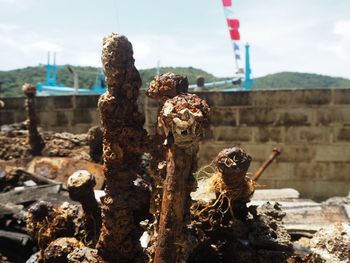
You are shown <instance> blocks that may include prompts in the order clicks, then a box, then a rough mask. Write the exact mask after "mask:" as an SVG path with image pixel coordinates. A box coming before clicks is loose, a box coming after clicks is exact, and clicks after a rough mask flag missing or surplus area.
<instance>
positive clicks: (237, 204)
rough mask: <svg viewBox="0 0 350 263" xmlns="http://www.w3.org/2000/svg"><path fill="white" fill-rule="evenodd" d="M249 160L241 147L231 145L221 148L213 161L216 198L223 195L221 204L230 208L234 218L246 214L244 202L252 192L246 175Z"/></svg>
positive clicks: (252, 189)
mask: <svg viewBox="0 0 350 263" xmlns="http://www.w3.org/2000/svg"><path fill="white" fill-rule="evenodd" d="M251 160H252V158H251V157H250V156H249V155H248V154H247V153H246V152H245V151H244V150H243V149H241V148H238V147H233V148H228V149H224V150H222V151H221V152H220V153H219V154H218V155H217V157H216V158H215V159H214V161H213V164H214V165H215V166H216V168H217V169H218V171H219V173H217V174H216V175H215V182H214V188H215V191H216V195H217V198H222V197H224V198H225V200H226V201H225V203H223V204H224V205H226V206H228V207H230V208H231V209H232V212H233V214H234V217H235V218H237V219H241V220H245V219H246V217H247V215H248V210H247V206H246V204H247V203H248V202H249V201H250V198H251V196H252V195H253V193H254V184H253V181H252V180H251V179H250V178H249V177H248V176H247V175H246V174H247V171H248V168H249V166H250V162H251ZM220 209H222V210H226V208H220ZM227 211H230V210H229V209H227Z"/></svg>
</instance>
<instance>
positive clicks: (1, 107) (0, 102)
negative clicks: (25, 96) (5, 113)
mask: <svg viewBox="0 0 350 263" xmlns="http://www.w3.org/2000/svg"><path fill="white" fill-rule="evenodd" d="M3 108H5V102H3V101H2V100H0V109H3Z"/></svg>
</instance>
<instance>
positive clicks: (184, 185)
mask: <svg viewBox="0 0 350 263" xmlns="http://www.w3.org/2000/svg"><path fill="white" fill-rule="evenodd" d="M208 114H209V107H208V105H207V103H206V102H205V101H203V100H201V99H200V98H199V97H197V96H196V95H194V94H181V95H179V96H176V97H174V98H172V99H168V100H167V101H166V102H165V103H164V105H163V108H162V110H161V112H160V114H159V120H160V123H159V125H160V127H161V128H162V129H163V131H164V133H165V135H166V137H167V153H166V155H167V172H166V180H165V183H164V187H163V196H162V206H161V214H160V222H159V235H158V240H157V246H156V250H155V257H154V262H155V263H160V262H162V263H163V262H167V263H173V262H185V261H186V258H187V256H188V255H189V252H190V249H191V247H190V246H189V242H190V241H189V234H188V233H186V232H187V229H186V224H187V223H188V222H189V214H190V205H191V197H190V193H191V192H192V191H193V190H194V189H195V186H196V183H195V179H194V177H193V173H194V172H195V171H196V169H197V152H198V143H199V140H200V138H201V137H202V135H203V128H204V127H205V126H206V125H207V123H208Z"/></svg>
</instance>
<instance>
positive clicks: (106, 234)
mask: <svg viewBox="0 0 350 263" xmlns="http://www.w3.org/2000/svg"><path fill="white" fill-rule="evenodd" d="M102 63H103V67H104V73H105V78H106V82H107V84H108V89H107V91H106V93H104V94H103V95H102V96H101V97H100V99H99V102H98V107H99V110H100V115H101V128H102V131H103V161H104V173H105V178H106V189H105V191H106V196H105V197H104V198H103V199H102V207H101V208H102V229H101V234H100V238H99V241H98V243H97V246H96V247H97V249H98V253H99V255H100V256H101V257H102V258H103V259H104V260H105V261H107V262H139V261H143V260H144V254H143V251H142V249H141V245H140V241H139V239H140V236H141V234H142V229H141V228H140V227H139V222H136V220H135V217H134V216H135V215H134V209H135V204H138V203H140V200H137V197H136V195H135V185H134V181H135V179H136V178H137V168H138V166H139V164H140V162H141V158H140V157H141V154H142V153H144V152H146V148H147V147H146V145H147V143H148V142H147V133H146V131H145V130H144V129H143V124H144V116H143V115H142V114H141V113H140V112H138V109H137V98H138V95H139V89H140V87H141V78H140V74H139V72H138V71H137V69H136V68H135V66H134V58H133V49H132V45H131V43H130V42H129V41H128V39H127V38H126V37H125V36H122V35H119V34H115V33H111V34H109V35H107V36H106V37H104V39H103V49H102Z"/></svg>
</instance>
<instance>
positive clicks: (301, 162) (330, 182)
mask: <svg viewBox="0 0 350 263" xmlns="http://www.w3.org/2000/svg"><path fill="white" fill-rule="evenodd" d="M198 95H199V96H200V97H202V98H203V99H206V100H207V102H208V103H209V105H210V106H211V108H212V117H211V127H210V130H209V131H208V133H207V134H206V139H205V141H204V142H203V143H202V145H201V149H200V153H199V160H200V164H201V165H203V164H206V163H208V162H210V160H211V159H212V158H213V157H214V156H216V154H217V153H218V152H219V151H220V150H221V149H223V148H225V147H231V146H234V145H240V146H241V147H243V148H244V149H245V150H246V151H247V152H248V153H249V154H251V156H252V157H253V162H252V165H251V169H250V170H251V172H255V171H256V170H257V169H258V167H259V166H260V164H261V163H262V162H263V161H264V160H265V159H266V158H267V157H268V156H269V154H270V153H271V151H272V149H273V148H274V147H279V148H281V149H282V154H281V156H279V157H278V160H277V161H276V162H274V163H273V164H272V165H271V166H270V168H269V169H268V170H267V171H266V174H264V175H263V176H262V178H261V180H260V181H259V183H260V184H261V187H274V188H281V187H294V188H296V189H298V190H299V191H300V192H301V193H302V195H303V196H305V197H311V198H315V199H320V198H326V197H329V196H333V195H346V194H347V193H348V192H349V190H350V89H343V90H342V89H337V90H296V91H292V90H288V91H287V90H286V91H253V92H235V93H211V92H201V93H198ZM97 100H98V96H78V97H76V98H74V97H69V96H67V97H65V96H62V97H45V98H44V97H41V98H38V99H37V108H38V114H39V118H40V120H41V126H42V127H43V128H44V129H48V130H55V131H70V132H74V133H79V132H86V131H87V130H88V128H89V127H91V126H92V125H96V124H98V111H97V109H96V105H97ZM4 101H5V103H6V105H7V106H6V109H5V110H3V111H1V112H0V117H1V122H2V123H11V122H15V121H22V120H24V118H25V114H24V108H23V106H22V105H23V99H22V98H11V99H8V98H6V99H5V100H4ZM140 108H141V109H143V110H144V112H145V115H146V124H145V125H146V128H147V129H148V130H149V132H152V131H154V123H155V119H156V113H157V104H156V103H155V102H154V101H153V100H151V99H149V98H146V97H145V96H144V95H143V96H141V98H140Z"/></svg>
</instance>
